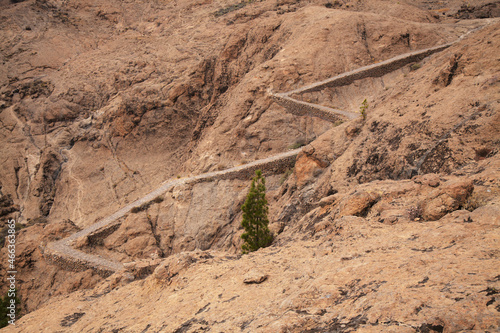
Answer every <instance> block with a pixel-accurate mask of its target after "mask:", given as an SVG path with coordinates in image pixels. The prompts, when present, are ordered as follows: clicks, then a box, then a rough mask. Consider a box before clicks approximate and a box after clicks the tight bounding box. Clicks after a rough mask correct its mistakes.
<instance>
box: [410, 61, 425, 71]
mask: <svg viewBox="0 0 500 333" xmlns="http://www.w3.org/2000/svg"><path fill="white" fill-rule="evenodd" d="M420 67H422V64H420V63H416V64H413V65H411V66H410V70H411V71H416V70H417V69H419V68H420Z"/></svg>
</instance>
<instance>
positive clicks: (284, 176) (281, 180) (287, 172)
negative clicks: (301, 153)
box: [280, 168, 293, 185]
mask: <svg viewBox="0 0 500 333" xmlns="http://www.w3.org/2000/svg"><path fill="white" fill-rule="evenodd" d="M292 173H293V169H290V168H286V170H285V172H284V173H283V175H282V176H281V178H280V185H281V184H283V183H284V182H286V180H287V179H288V177H290V176H291V175H292Z"/></svg>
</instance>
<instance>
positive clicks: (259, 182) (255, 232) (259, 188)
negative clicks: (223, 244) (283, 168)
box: [241, 170, 273, 253]
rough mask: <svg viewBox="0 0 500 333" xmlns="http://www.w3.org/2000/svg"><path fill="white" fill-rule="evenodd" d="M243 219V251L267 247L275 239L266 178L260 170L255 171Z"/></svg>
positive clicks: (243, 207) (242, 207) (243, 208)
mask: <svg viewBox="0 0 500 333" xmlns="http://www.w3.org/2000/svg"><path fill="white" fill-rule="evenodd" d="M241 210H242V211H243V221H242V222H241V225H242V226H243V228H245V232H244V233H243V235H241V238H242V239H243V240H244V243H243V245H242V246H241V249H242V251H243V253H249V252H253V251H257V250H258V249H260V248H261V247H266V246H268V245H269V244H271V242H272V241H273V235H272V234H271V231H269V228H268V224H269V220H268V218H267V212H268V210H269V207H268V205H267V200H266V179H265V178H264V177H263V176H262V172H261V171H260V170H256V171H255V177H254V178H253V179H252V184H251V185H250V191H248V195H247V198H246V200H245V203H244V204H243V206H241Z"/></svg>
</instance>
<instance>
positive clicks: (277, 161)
mask: <svg viewBox="0 0 500 333" xmlns="http://www.w3.org/2000/svg"><path fill="white" fill-rule="evenodd" d="M450 45H452V43H450V44H445V45H441V46H437V47H433V48H429V49H425V50H420V51H416V52H412V53H408V54H404V55H401V56H398V57H395V58H392V59H389V60H386V61H383V62H381V63H378V64H373V65H370V66H365V67H362V68H359V69H357V70H354V71H351V72H347V73H344V74H341V75H338V76H335V77H333V78H330V79H328V80H325V81H321V82H317V83H314V84H311V85H309V86H306V87H303V88H300V89H296V90H293V91H289V92H286V93H282V94H271V98H272V99H273V100H274V101H276V102H277V103H278V104H280V105H282V106H284V107H285V108H286V109H287V111H288V112H290V113H292V114H295V115H298V116H313V117H318V118H321V119H324V120H326V121H330V122H336V121H338V120H340V119H342V118H347V119H355V118H357V117H359V114H356V113H352V112H346V111H341V110H336V109H332V108H329V107H326V106H322V105H316V104H312V103H307V102H304V101H299V100H296V99H294V98H292V97H290V95H292V94H301V93H306V92H313V91H318V90H321V89H323V88H326V87H335V86H342V85H347V84H350V83H352V82H354V81H355V80H360V79H364V78H367V77H379V76H382V75H385V74H387V73H389V72H391V71H394V70H396V69H399V68H401V67H403V66H405V65H406V64H409V63H411V62H415V61H420V60H422V59H424V58H425V57H427V56H429V55H431V54H433V53H435V52H439V51H442V50H444V49H446V48H447V47H449V46H450ZM300 151H301V149H296V150H292V151H289V152H285V153H281V154H278V155H275V156H272V157H269V158H265V159H262V160H259V161H255V162H251V163H248V164H245V165H241V166H237V167H234V168H230V169H227V170H222V171H215V172H209V173H205V174H201V175H197V176H193V177H189V178H185V179H176V180H170V181H167V182H165V183H163V184H162V185H161V186H160V187H158V188H157V189H155V190H154V191H152V192H150V193H149V194H147V195H146V196H144V197H142V198H140V199H138V200H136V201H134V202H133V203H131V204H129V205H127V206H125V207H123V208H121V209H120V210H118V211H117V212H115V213H114V214H112V215H110V216H108V217H105V218H104V219H102V220H100V221H99V222H97V223H95V224H93V225H91V226H89V227H88V228H85V229H84V230H81V231H79V232H77V233H75V234H73V235H71V236H69V237H67V238H65V239H63V240H60V241H57V242H53V243H50V244H48V245H47V247H46V248H45V249H43V254H44V257H45V259H46V260H47V261H49V262H51V263H54V264H57V265H59V266H61V267H62V268H64V269H68V270H74V271H81V270H87V269H93V270H94V271H96V272H97V273H98V274H99V275H101V276H103V277H107V276H109V275H111V274H112V273H113V272H115V271H118V270H121V269H123V264H122V263H120V262H115V261H110V260H107V259H105V258H102V257H100V256H97V255H92V254H88V253H85V252H82V251H78V250H75V249H73V248H72V247H71V246H70V245H69V244H70V243H71V241H72V240H75V239H77V238H79V237H84V236H87V237H88V238H89V242H90V243H91V244H97V243H100V242H101V241H102V240H103V239H104V238H106V237H107V236H109V235H110V234H111V233H113V232H114V231H115V230H116V229H117V228H118V227H119V225H120V222H118V219H119V218H121V217H123V216H124V215H125V214H127V213H129V212H130V210H131V209H132V208H134V207H140V206H141V205H143V204H145V203H148V202H150V201H151V200H154V198H156V197H157V196H159V195H161V194H163V193H165V192H167V191H168V190H169V189H170V188H172V187H173V186H175V185H180V184H196V183H199V182H207V181H214V180H218V179H251V178H252V177H253V175H254V172H255V170H257V169H260V170H262V172H263V173H264V174H271V173H280V172H284V171H285V170H286V169H287V168H292V167H293V165H294V164H295V160H296V156H297V155H298V153H299V152H300Z"/></svg>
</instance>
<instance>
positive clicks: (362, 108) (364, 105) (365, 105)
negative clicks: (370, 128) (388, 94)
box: [359, 98, 368, 120]
mask: <svg viewBox="0 0 500 333" xmlns="http://www.w3.org/2000/svg"><path fill="white" fill-rule="evenodd" d="M367 109H368V102H367V101H366V98H365V100H364V101H363V103H361V106H360V107H359V112H361V117H363V120H366V110H367Z"/></svg>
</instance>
